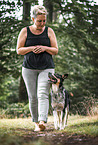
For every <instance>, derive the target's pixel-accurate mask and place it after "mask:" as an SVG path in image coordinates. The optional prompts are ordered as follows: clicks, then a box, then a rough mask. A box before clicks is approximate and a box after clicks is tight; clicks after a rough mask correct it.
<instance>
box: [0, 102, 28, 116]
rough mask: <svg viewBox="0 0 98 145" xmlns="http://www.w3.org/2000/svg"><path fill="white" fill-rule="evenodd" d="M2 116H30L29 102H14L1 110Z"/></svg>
mask: <svg viewBox="0 0 98 145" xmlns="http://www.w3.org/2000/svg"><path fill="white" fill-rule="evenodd" d="M0 114H1V115H0V118H25V117H29V116H30V111H29V104H24V103H12V104H10V105H9V104H8V105H7V108H6V109H1V110H0Z"/></svg>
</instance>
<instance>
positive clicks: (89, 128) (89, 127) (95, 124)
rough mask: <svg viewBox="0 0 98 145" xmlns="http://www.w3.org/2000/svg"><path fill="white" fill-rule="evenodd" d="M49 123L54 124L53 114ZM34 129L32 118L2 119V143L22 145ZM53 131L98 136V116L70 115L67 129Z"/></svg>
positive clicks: (5, 144) (0, 139)
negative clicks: (24, 138)
mask: <svg viewBox="0 0 98 145" xmlns="http://www.w3.org/2000/svg"><path fill="white" fill-rule="evenodd" d="M48 124H49V125H51V124H53V116H49V118H48ZM33 130H34V123H32V121H31V118H28V119H20V118H19V119H0V145H1V144H3V145H10V144H11V145H12V143H13V145H20V144H21V145H22V143H23V141H22V138H23V137H26V136H29V135H32V133H34V131H33ZM53 132H54V133H56V132H57V133H61V132H63V133H64V132H66V134H67V135H72V134H77V135H78V134H81V135H87V136H92V137H95V136H98V116H93V117H88V116H85V117H84V116H79V115H75V116H74V115H72V116H69V118H68V126H67V127H66V128H65V130H63V131H56V130H53ZM20 138H21V139H20ZM17 139H18V140H17ZM16 140H17V142H16Z"/></svg>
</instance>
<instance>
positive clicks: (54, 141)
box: [24, 125, 98, 145]
mask: <svg viewBox="0 0 98 145" xmlns="http://www.w3.org/2000/svg"><path fill="white" fill-rule="evenodd" d="M26 131H27V132H28V130H26ZM24 140H25V142H28V141H31V142H32V143H34V145H38V144H39V143H40V145H46V144H47V145H97V144H98V137H90V136H87V135H78V134H72V135H68V134H67V133H66V132H63V131H56V130H54V127H53V126H52V125H49V126H48V127H47V129H46V130H45V131H42V132H34V131H32V133H29V134H28V135H26V136H25V137H24ZM32 145H33V144H32Z"/></svg>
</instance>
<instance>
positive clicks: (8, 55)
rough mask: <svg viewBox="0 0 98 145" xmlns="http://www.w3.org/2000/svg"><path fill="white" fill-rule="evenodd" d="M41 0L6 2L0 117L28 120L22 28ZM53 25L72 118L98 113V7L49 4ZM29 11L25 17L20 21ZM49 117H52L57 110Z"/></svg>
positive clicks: (1, 18)
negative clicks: (18, 46)
mask: <svg viewBox="0 0 98 145" xmlns="http://www.w3.org/2000/svg"><path fill="white" fill-rule="evenodd" d="M35 4H38V0H1V1H0V9H1V11H0V117H1V118H3V117H10V118H13V117H28V116H29V115H30V113H29V109H28V108H29V107H28V106H29V105H28V96H27V92H26V88H25V85H24V82H23V78H22V76H21V67H22V61H23V56H21V55H17V53H16V43H17V37H18V34H19V32H20V30H21V29H22V28H23V27H26V26H28V25H32V21H31V15H30V12H31V8H32V6H33V5H35ZM43 5H44V6H45V7H46V8H47V10H48V16H47V26H50V27H51V28H53V30H54V31H55V33H56V36H57V41H58V47H59V53H58V55H56V56H54V57H53V59H54V62H55V71H56V73H60V74H64V73H68V74H69V77H68V79H66V80H65V81H64V86H65V88H66V90H68V91H69V92H71V93H72V94H73V95H71V96H70V100H71V107H70V113H71V114H79V115H95V114H97V113H98V112H97V108H98V89H97V84H98V5H97V4H96V2H94V1H93V0H43ZM21 8H23V11H22V16H21V19H19V17H17V15H18V14H19V11H20V9H21ZM49 113H50V114H51V107H50V111H49Z"/></svg>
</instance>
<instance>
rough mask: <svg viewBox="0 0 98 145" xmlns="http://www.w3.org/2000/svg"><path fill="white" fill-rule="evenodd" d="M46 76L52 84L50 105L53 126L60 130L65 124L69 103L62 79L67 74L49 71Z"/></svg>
mask: <svg viewBox="0 0 98 145" xmlns="http://www.w3.org/2000/svg"><path fill="white" fill-rule="evenodd" d="M48 77H49V78H50V79H49V83H51V84H52V90H51V99H52V101H51V105H52V108H53V116H54V127H55V129H60V130H62V129H64V128H65V126H67V119H68V113H69V105H70V101H69V94H68V92H67V91H66V90H65V88H64V87H63V81H64V79H66V78H67V77H68V74H64V75H59V74H57V73H55V74H52V73H49V74H48Z"/></svg>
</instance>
